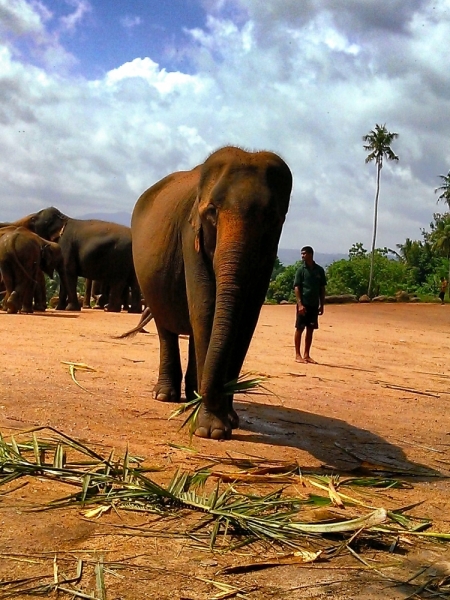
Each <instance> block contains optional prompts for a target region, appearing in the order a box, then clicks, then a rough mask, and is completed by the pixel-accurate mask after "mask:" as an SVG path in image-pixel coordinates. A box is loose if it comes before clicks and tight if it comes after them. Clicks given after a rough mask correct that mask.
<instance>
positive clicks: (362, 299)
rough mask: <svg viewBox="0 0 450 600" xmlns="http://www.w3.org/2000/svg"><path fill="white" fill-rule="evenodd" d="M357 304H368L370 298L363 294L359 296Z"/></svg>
mask: <svg viewBox="0 0 450 600" xmlns="http://www.w3.org/2000/svg"><path fill="white" fill-rule="evenodd" d="M358 302H370V298H369V296H368V295H367V294H363V295H362V296H360V298H359V300H358Z"/></svg>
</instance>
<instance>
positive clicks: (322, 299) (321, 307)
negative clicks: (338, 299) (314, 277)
mask: <svg viewBox="0 0 450 600" xmlns="http://www.w3.org/2000/svg"><path fill="white" fill-rule="evenodd" d="M324 306H325V286H324V285H321V286H320V291H319V315H323V311H324Z"/></svg>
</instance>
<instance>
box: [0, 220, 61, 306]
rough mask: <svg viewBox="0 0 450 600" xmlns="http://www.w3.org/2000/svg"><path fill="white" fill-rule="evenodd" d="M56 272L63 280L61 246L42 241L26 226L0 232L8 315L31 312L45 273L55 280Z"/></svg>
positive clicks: (2, 269) (0, 256)
mask: <svg viewBox="0 0 450 600" xmlns="http://www.w3.org/2000/svg"><path fill="white" fill-rule="evenodd" d="M55 269H56V270H57V271H58V273H59V276H60V278H61V280H62V281H64V277H65V272H64V262H63V257H62V253H61V248H60V247H59V245H58V244H56V243H54V242H49V241H47V240H44V239H42V238H41V237H39V236H38V235H37V234H36V233H33V232H32V231H30V230H29V229H26V228H25V227H15V226H13V227H4V228H1V229H0V272H1V275H2V279H3V282H4V284H5V288H6V294H5V298H4V306H5V308H6V310H7V312H8V313H17V312H19V311H22V312H25V313H32V312H33V296H34V293H35V288H36V287H38V288H39V287H41V285H42V282H41V279H42V278H43V277H44V275H43V272H44V273H46V274H47V275H48V276H49V277H51V278H53V272H54V270H55ZM44 285H45V284H44Z"/></svg>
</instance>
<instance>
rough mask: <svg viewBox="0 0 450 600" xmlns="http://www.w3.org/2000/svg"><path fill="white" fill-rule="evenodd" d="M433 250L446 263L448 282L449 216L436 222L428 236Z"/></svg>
mask: <svg viewBox="0 0 450 600" xmlns="http://www.w3.org/2000/svg"><path fill="white" fill-rule="evenodd" d="M430 239H431V240H432V244H433V246H432V247H433V250H435V251H436V252H437V253H438V254H439V255H440V256H443V257H445V258H446V259H447V261H448V268H449V271H448V279H447V281H450V214H447V215H443V217H442V218H441V220H439V221H437V223H436V227H435V229H434V230H433V232H432V233H431V234H430Z"/></svg>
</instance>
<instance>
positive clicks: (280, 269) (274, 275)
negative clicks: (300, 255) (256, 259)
mask: <svg viewBox="0 0 450 600" xmlns="http://www.w3.org/2000/svg"><path fill="white" fill-rule="evenodd" d="M284 269H285V266H284V265H283V263H282V262H280V259H279V258H278V256H277V257H276V259H275V264H274V265H273V269H272V275H271V276H270V281H274V280H275V279H276V278H277V276H278V275H279V274H280V273H282V272H283V271H284Z"/></svg>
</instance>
